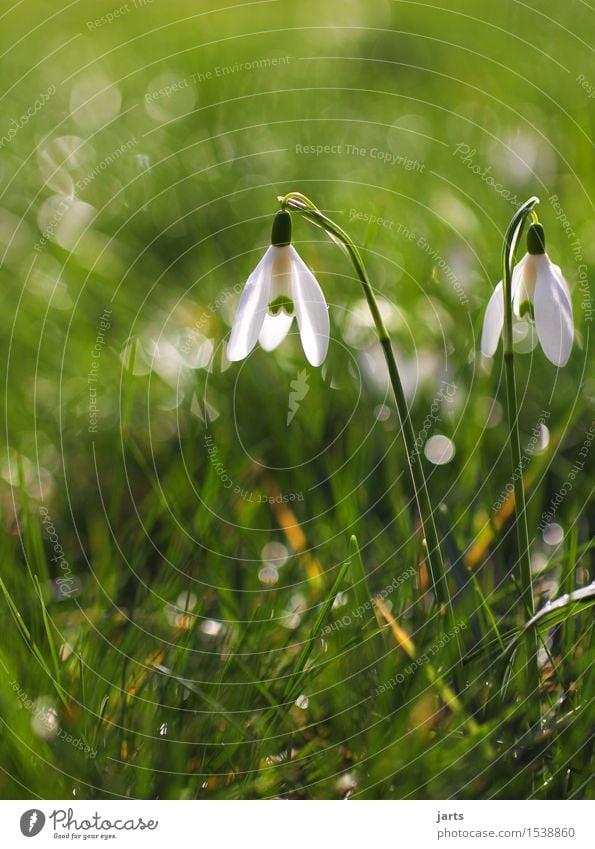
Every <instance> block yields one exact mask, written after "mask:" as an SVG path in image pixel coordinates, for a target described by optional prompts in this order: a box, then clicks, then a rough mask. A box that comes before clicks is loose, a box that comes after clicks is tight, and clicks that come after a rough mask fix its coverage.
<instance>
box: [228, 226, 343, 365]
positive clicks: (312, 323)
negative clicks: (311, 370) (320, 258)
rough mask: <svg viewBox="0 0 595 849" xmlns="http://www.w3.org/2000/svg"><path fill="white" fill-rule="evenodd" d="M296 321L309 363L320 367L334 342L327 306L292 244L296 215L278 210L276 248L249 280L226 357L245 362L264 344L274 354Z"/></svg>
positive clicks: (275, 231)
mask: <svg viewBox="0 0 595 849" xmlns="http://www.w3.org/2000/svg"><path fill="white" fill-rule="evenodd" d="M294 316H295V318H296V319H297V324H298V329H299V332H300V338H301V340H302V347H303V349H304V353H305V355H306V359H307V360H308V362H309V363H310V364H311V365H313V366H319V365H321V363H322V362H323V361H324V358H325V357H326V352H327V350H328V343H329V315H328V306H327V303H326V301H325V298H324V295H323V293H322V289H321V288H320V286H319V285H318V282H317V281H316V278H315V277H314V275H313V274H312V272H311V271H310V269H309V268H308V267H307V266H306V264H305V263H304V261H303V260H302V259H301V258H300V256H299V254H298V253H297V251H296V250H295V248H294V247H293V246H292V244H291V215H290V213H289V212H286V211H282V212H278V213H277V215H276V216H275V219H274V222H273V230H272V234H271V246H270V247H269V248H268V250H267V252H266V253H265V255H264V256H263V258H262V259H261V261H260V262H259V263H258V265H257V266H256V268H255V269H254V271H253V272H252V274H251V275H250V277H249V278H248V280H247V282H246V285H245V287H244V290H243V292H242V296H241V298H240V303H239V305H238V309H237V312H236V315H235V318H234V321H233V326H232V330H231V338H230V340H229V343H228V345H227V358H228V360H231V361H232V362H235V361H237V360H243V359H244V357H247V356H248V354H249V353H250V351H252V349H253V348H254V346H255V345H256V342H257V341H258V342H260V346H261V348H264V350H265V351H273V350H274V349H275V348H276V347H277V346H278V345H280V344H281V342H282V341H283V340H284V339H285V337H286V336H287V334H288V333H289V329H290V327H291V325H292V323H293V319H294Z"/></svg>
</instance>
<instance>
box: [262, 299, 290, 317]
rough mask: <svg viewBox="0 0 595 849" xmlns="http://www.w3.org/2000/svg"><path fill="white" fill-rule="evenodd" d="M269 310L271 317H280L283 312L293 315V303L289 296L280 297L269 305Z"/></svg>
mask: <svg viewBox="0 0 595 849" xmlns="http://www.w3.org/2000/svg"><path fill="white" fill-rule="evenodd" d="M268 309H269V312H270V314H271V315H278V314H279V313H280V312H281V311H283V312H284V313H287V315H293V301H292V300H291V298H288V297H287V295H279V297H278V298H275V300H274V301H271V302H270V303H269V307H268Z"/></svg>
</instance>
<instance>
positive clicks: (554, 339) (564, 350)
mask: <svg viewBox="0 0 595 849" xmlns="http://www.w3.org/2000/svg"><path fill="white" fill-rule="evenodd" d="M544 259H545V262H543V263H540V268H539V273H538V275H537V283H536V284H535V301H534V309H535V327H536V329H537V336H538V337H539V341H540V342H541V347H542V348H543V353H544V354H545V355H546V357H547V358H548V360H550V362H552V363H553V364H554V365H555V366H564V365H566V363H567V362H568V358H569V356H570V351H571V350H572V340H573V339H574V322H573V319H572V304H571V303H570V298H569V297H568V294H567V292H566V289H565V287H564V286H563V285H562V283H561V282H560V281H559V279H558V277H557V275H556V274H555V272H554V271H553V270H552V268H551V265H550V263H549V260H547V258H544ZM546 263H547V264H546Z"/></svg>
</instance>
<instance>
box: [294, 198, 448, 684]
mask: <svg viewBox="0 0 595 849" xmlns="http://www.w3.org/2000/svg"><path fill="white" fill-rule="evenodd" d="M279 200H280V202H281V206H282V208H283V209H291V210H293V211H295V212H298V213H300V214H301V215H302V216H303V217H304V218H307V219H308V220H310V221H312V222H313V223H314V224H317V225H318V226H319V227H322V228H323V230H325V231H326V232H327V233H328V234H329V235H330V236H331V238H332V239H333V241H335V242H337V243H338V244H339V245H340V246H341V247H342V248H344V250H345V251H346V252H347V254H348V256H349V258H350V259H351V262H352V263H353V266H354V268H355V271H356V273H357V276H358V278H359V281H360V283H361V284H362V287H363V290H364V294H365V296H366V301H367V302H368V306H369V308H370V312H371V314H372V318H373V320H374V324H375V326H376V332H377V334H378V339H379V341H380V344H381V346H382V350H383V351H384V357H385V359H386V364H387V367H388V374H389V378H390V382H391V385H392V388H393V393H394V396H395V401H396V405H397V413H398V416H399V423H400V426H401V433H402V435H403V441H404V443H405V450H406V453H407V462H408V465H409V472H410V474H411V480H412V482H413V490H414V494H415V500H416V503H417V509H418V511H419V516H420V519H421V524H422V528H423V534H424V541H425V549H426V561H427V563H428V570H429V572H430V577H431V581H432V586H433V589H434V594H435V597H436V601H437V603H438V606H439V609H440V613H441V615H444V614H446V617H447V621H448V623H449V627H451V629H454V628H455V626H456V621H455V617H454V610H453V607H452V602H451V598H450V593H449V588H448V580H447V576H446V569H445V566H444V560H443V559H442V551H441V549H440V542H439V539H438V532H437V530H436V524H435V522H434V511H433V509H432V503H431V501H430V495H429V492H428V486H427V483H426V478H425V475H424V471H423V467H422V463H421V457H420V454H419V451H418V449H417V440H416V437H415V433H414V431H413V424H412V422H411V416H410V414H409V410H408V407H407V401H406V399H405V393H404V391H403V384H402V383H401V377H400V375H399V369H398V367H397V362H396V360H395V355H394V352H393V349H392V345H391V341H390V337H389V335H388V331H387V329H386V327H385V324H384V321H383V320H382V316H381V314H380V310H379V308H378V303H377V302H376V298H375V296H374V291H373V289H372V286H371V284H370V280H369V278H368V274H367V271H366V268H365V266H364V262H363V260H362V257H361V255H360V253H359V251H358V249H357V247H356V246H355V244H354V243H353V241H352V240H351V239H350V237H349V236H348V235H347V233H346V232H345V231H344V230H343V229H342V228H341V227H339V225H338V224H336V223H335V222H334V221H332V220H331V219H330V218H327V216H326V215H324V214H323V213H322V212H321V211H320V210H319V209H318V208H317V207H316V206H315V205H314V204H313V203H312V201H310V200H309V199H308V198H307V197H306V196H305V195H302V194H301V193H299V192H291V193H290V194H288V195H285V196H284V197H282V198H279ZM462 673H463V670H462V663H461V658H460V655H459V657H458V659H457V664H456V665H455V678H456V681H457V686H458V687H459V689H462V688H463V687H464V681H463V674H462Z"/></svg>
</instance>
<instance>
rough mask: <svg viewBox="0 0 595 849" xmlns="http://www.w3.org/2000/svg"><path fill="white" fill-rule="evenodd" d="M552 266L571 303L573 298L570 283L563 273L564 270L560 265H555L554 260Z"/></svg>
mask: <svg viewBox="0 0 595 849" xmlns="http://www.w3.org/2000/svg"><path fill="white" fill-rule="evenodd" d="M550 268H551V270H552V272H553V274H554V277H555V278H556V279H557V280H558V282H559V283H560V285H561V286H562V288H563V289H564V292H565V293H566V297H567V298H568V302H569V303H571V302H572V299H571V297H570V289H569V288H568V283H567V282H566V280H565V279H564V275H563V274H562V270H561V268H560V266H559V265H554V263H553V262H551V263H550Z"/></svg>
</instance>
